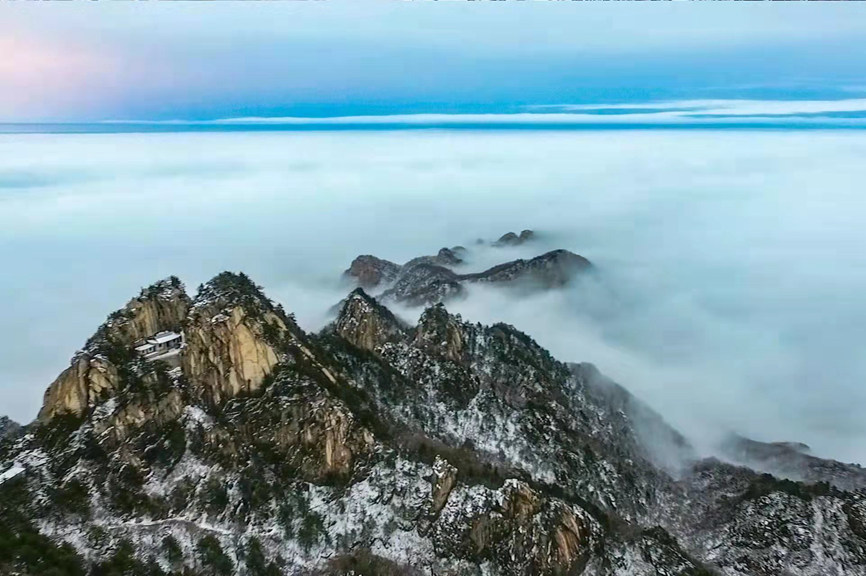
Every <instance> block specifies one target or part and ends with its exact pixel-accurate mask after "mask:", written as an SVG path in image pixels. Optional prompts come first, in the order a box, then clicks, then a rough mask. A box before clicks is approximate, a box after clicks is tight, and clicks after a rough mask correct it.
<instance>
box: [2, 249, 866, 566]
mask: <svg viewBox="0 0 866 576" xmlns="http://www.w3.org/2000/svg"><path fill="white" fill-rule="evenodd" d="M446 257H449V256H446ZM449 258H450V257H449ZM419 265H429V263H421V264H419ZM524 265H525V263H524ZM130 304H132V306H131V307H130V306H129V305H128V306H127V307H125V308H124V309H122V310H121V311H119V312H117V313H114V314H112V315H111V316H110V317H109V320H108V321H107V322H106V323H105V324H104V325H103V326H102V327H100V328H99V330H98V331H97V333H96V334H95V335H94V337H93V338H91V340H90V341H89V342H88V344H87V345H86V346H85V348H84V349H83V350H82V351H80V352H79V353H78V354H76V356H75V357H74V358H73V364H72V366H71V367H70V369H68V370H67V371H65V372H64V373H63V374H62V375H61V377H59V378H58V380H57V381H55V382H54V383H53V384H51V386H50V387H49V391H48V392H47V393H46V396H45V405H44V406H43V408H42V410H41V411H40V415H39V418H38V419H37V420H36V421H35V422H34V423H32V424H30V425H28V426H25V427H24V428H23V429H22V430H21V432H20V433H19V434H17V435H13V436H7V437H5V438H2V439H0V479H2V482H0V572H2V573H4V574H6V573H8V574H19V575H24V574H27V575H31V574H34V575H35V574H48V573H51V574H81V575H83V574H94V575H96V574H99V575H103V574H148V575H156V574H187V575H189V574H202V575H203V574H226V575H228V574H241V575H247V574H249V575H277V574H302V573H303V574H455V575H456V574H478V575H481V574H502V575H518V574H520V575H523V574H587V575H589V574H592V575H596V574H598V575H623V576H624V575H642V574H646V575H650V574H653V575H655V574H667V575H673V574H680V575H702V574H725V575H732V576H733V575H745V574H755V575H778V576H782V575H785V576H788V575H792V574H796V575H816V576H817V575H819V574H821V575H823V574H832V573H837V574H866V528H864V527H866V493H864V489H863V488H864V486H863V484H862V483H861V482H860V480H859V476H858V475H857V474H856V473H855V472H854V471H853V468H852V467H849V466H848V465H844V464H840V463H833V462H831V461H826V460H821V459H819V458H815V457H814V456H806V455H803V454H802V453H801V452H800V451H799V450H798V449H797V448H794V447H790V446H781V447H779V446H776V447H774V448H770V449H769V450H770V451H771V452H772V453H773V454H775V455H776V456H774V457H778V454H777V452H781V453H782V454H783V456H782V457H783V458H791V454H790V453H789V451H793V452H794V453H795V454H799V455H800V456H804V457H808V458H810V459H814V462H813V461H812V460H809V461H808V462H809V466H811V468H810V469H811V470H814V472H813V476H812V477H810V478H807V479H805V480H806V481H797V480H790V479H782V478H779V477H776V476H772V475H770V474H767V473H763V472H759V471H755V470H752V469H750V468H747V467H745V466H741V465H735V464H730V463H725V462H721V461H718V460H713V459H709V460H707V459H703V460H702V459H699V458H698V457H697V456H696V454H695V452H694V450H693V449H692V448H691V446H690V445H689V443H688V441H687V440H686V439H685V438H684V437H682V436H681V435H680V434H679V433H677V431H676V430H674V429H673V428H671V427H670V426H669V425H668V424H667V423H665V421H664V420H663V419H662V418H661V416H659V415H658V414H656V413H655V412H654V411H652V409H651V408H649V407H648V406H646V405H645V404H643V403H642V402H641V401H640V400H638V399H637V398H635V397H634V396H632V395H631V394H630V393H629V392H628V391H627V390H626V389H625V388H623V387H621V386H619V385H618V384H616V383H614V382H612V381H610V380H609V379H607V378H605V377H604V376H603V375H602V374H601V373H599V371H598V370H597V369H595V367H593V366H592V365H591V364H587V363H580V364H569V363H563V362H560V361H558V360H556V359H555V358H553V357H552V356H551V355H550V354H549V353H548V352H547V351H546V350H544V349H543V348H542V347H540V346H539V345H538V344H537V343H535V342H534V341H533V340H532V338H530V337H529V336H527V335H526V334H523V333H521V332H520V331H519V330H517V329H515V328H514V327H512V326H509V325H505V324H496V325H492V326H483V325H480V324H474V323H470V322H466V321H465V320H463V319H462V318H461V317H460V316H457V315H453V314H451V313H449V312H448V310H447V309H446V308H445V306H444V305H443V304H442V303H436V304H434V305H432V306H429V307H428V308H427V309H426V310H425V311H424V312H423V314H421V317H420V319H419V320H418V322H417V323H416V324H415V325H408V324H406V323H405V322H403V321H402V320H400V319H399V318H398V317H397V316H395V315H394V314H393V313H392V312H391V311H390V310H389V309H388V308H387V307H386V306H385V305H383V304H382V303H381V302H380V301H379V300H378V299H377V298H374V297H373V296H371V295H370V294H368V293H367V292H366V291H365V290H364V289H362V288H358V289H355V290H353V291H352V292H351V293H350V294H349V295H348V296H347V297H346V299H344V300H343V301H342V302H341V303H340V305H339V306H338V309H337V312H336V318H335V319H334V321H333V322H332V323H331V324H330V325H329V326H327V327H326V328H325V329H323V330H322V331H321V332H319V333H318V334H308V333H305V332H304V331H303V330H301V328H300V327H298V325H297V324H296V322H295V321H294V319H293V317H292V316H291V314H288V313H286V312H285V311H284V310H283V309H282V307H281V306H279V305H278V304H276V303H274V302H272V301H271V300H269V299H268V298H267V297H266V296H265V295H264V294H263V292H262V291H261V289H260V288H259V287H258V286H256V285H255V283H253V282H252V281H251V280H250V279H249V278H247V277H246V276H244V275H242V274H230V273H224V274H220V275H219V276H217V277H216V278H214V279H213V280H212V281H210V282H208V283H206V284H205V285H203V286H201V287H199V289H198V293H197V294H196V296H195V297H194V298H189V297H188V296H186V294H185V291H184V289H183V286H182V285H181V284H180V282H179V281H177V280H176V279H169V280H167V281H162V282H159V283H157V284H155V285H154V286H152V287H150V288H148V289H145V290H144V291H142V294H141V295H140V296H139V297H138V298H136V299H134V300H133V301H131V303H130ZM181 312H182V314H181ZM164 329H173V330H180V331H182V332H183V333H184V334H185V337H186V342H187V346H186V348H184V349H183V350H182V351H181V353H180V362H179V364H178V367H175V368H173V367H171V366H168V365H166V364H164V363H163V362H160V361H155V362H146V361H144V360H143V359H141V358H138V357H136V356H135V355H134V353H132V352H130V350H131V348H130V346H131V345H132V343H133V342H134V340H135V339H137V338H138V337H141V336H142V335H144V336H147V335H148V334H146V331H150V330H152V331H154V332H157V331H160V330H164ZM83 359H86V364H82V363H81V362H82V360H83ZM94 365H95V366H94ZM79 366H83V367H84V368H86V369H85V370H84V372H83V375H82V373H81V369H80V368H79ZM73 369H74V370H73ZM91 372H93V373H91ZM67 373H70V374H72V375H74V377H73V376H72V375H70V374H67ZM816 463H817V464H816ZM819 464H820V465H819ZM821 470H824V471H825V473H822V472H821ZM827 471H829V472H827ZM842 471H844V472H845V474H842ZM840 474H841V476H840ZM842 477H843V478H844V479H845V480H846V483H842V482H832V481H831V480H833V479H834V478H842ZM33 550H38V552H37V553H36V554H35V555H34V553H33Z"/></svg>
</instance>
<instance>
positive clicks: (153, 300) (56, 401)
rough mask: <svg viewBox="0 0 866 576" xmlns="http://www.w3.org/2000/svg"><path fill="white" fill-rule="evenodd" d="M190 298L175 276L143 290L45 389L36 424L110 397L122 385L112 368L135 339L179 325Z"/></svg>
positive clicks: (83, 410)
mask: <svg viewBox="0 0 866 576" xmlns="http://www.w3.org/2000/svg"><path fill="white" fill-rule="evenodd" d="M189 307H190V299H189V297H188V296H187V295H186V292H185V291H184V287H183V284H182V283H181V282H180V280H178V279H177V278H176V277H171V278H169V279H166V280H162V281H160V282H157V283H155V284H153V285H152V286H149V287H148V288H145V289H144V290H142V291H141V294H139V296H138V297H136V298H133V299H132V300H130V301H129V303H127V305H126V306H125V307H124V308H122V309H120V310H118V311H116V312H114V313H113V314H111V315H110V316H109V317H108V320H106V321H105V323H104V324H103V325H102V326H100V327H99V329H98V330H97V331H96V334H94V335H93V336H92V337H91V338H90V340H88V342H87V344H86V346H85V348H84V349H83V350H81V351H79V353H78V354H76V355H75V357H74V358H73V359H72V362H71V366H70V367H69V368H67V369H66V370H64V371H63V372H62V373H61V374H60V376H58V377H57V379H56V380H55V381H54V382H53V383H52V384H51V386H49V387H48V390H46V392H45V397H44V400H43V403H42V410H40V412H39V416H38V419H39V421H40V422H47V421H48V420H50V419H51V418H53V417H54V416H56V415H58V414H70V415H73V416H76V417H78V416H82V415H84V414H85V413H86V412H87V411H88V410H90V409H91V408H93V406H95V405H96V404H97V403H98V402H99V401H100V400H104V399H106V398H108V397H109V396H111V395H113V394H115V393H116V392H117V391H118V390H119V389H120V388H121V387H122V386H123V384H124V383H123V381H122V378H121V377H120V374H119V372H118V367H117V365H118V364H120V363H124V362H127V361H129V360H131V358H130V355H131V354H132V352H131V347H132V345H133V344H134V343H135V341H136V340H139V339H141V338H144V337H147V336H151V335H153V334H155V333H156V332H160V331H162V330H177V329H179V328H180V327H181V325H182V324H183V321H184V319H185V318H186V314H187V311H188V310H189Z"/></svg>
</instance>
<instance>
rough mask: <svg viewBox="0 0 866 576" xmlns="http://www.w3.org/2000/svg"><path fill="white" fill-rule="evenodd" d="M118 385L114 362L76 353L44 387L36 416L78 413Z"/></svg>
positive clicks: (94, 403) (45, 418) (45, 416)
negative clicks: (68, 365) (70, 362)
mask: <svg viewBox="0 0 866 576" xmlns="http://www.w3.org/2000/svg"><path fill="white" fill-rule="evenodd" d="M119 387H120V378H119V376H118V373H117V368H116V367H115V366H114V364H112V363H111V362H109V361H108V360H106V359H105V358H102V357H98V356H94V357H91V356H90V355H89V354H83V355H80V356H78V357H76V358H74V359H73V361H72V366H70V367H69V368H67V369H66V370H64V371H63V372H62V373H61V374H60V376H58V377H57V379H56V380H55V381H54V382H52V383H51V386H49V387H48V390H46V391H45V396H44V398H43V400H42V410H40V411H39V416H38V419H39V421H40V422H47V421H48V420H51V419H52V418H53V417H54V416H57V415H58V414H71V415H73V416H82V415H83V414H84V413H85V412H87V411H88V410H89V409H91V408H92V407H93V406H95V405H96V404H97V402H99V401H100V400H104V399H106V398H108V397H109V396H111V395H112V394H113V393H114V392H116V391H117V389H118V388H119Z"/></svg>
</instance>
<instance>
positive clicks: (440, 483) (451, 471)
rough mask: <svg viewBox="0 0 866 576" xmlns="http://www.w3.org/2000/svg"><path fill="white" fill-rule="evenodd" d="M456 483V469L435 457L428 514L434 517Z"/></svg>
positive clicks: (440, 458)
mask: <svg viewBox="0 0 866 576" xmlns="http://www.w3.org/2000/svg"><path fill="white" fill-rule="evenodd" d="M456 483H457V468H455V467H454V466H452V465H451V464H449V463H448V461H447V460H445V459H444V458H442V457H440V456H437V457H436V461H435V462H433V478H432V481H431V483H430V488H431V494H430V499H431V502H430V514H431V515H432V516H436V515H437V514H439V512H441V511H442V508H444V507H445V504H446V503H447V502H448V496H449V495H450V494H451V490H453V489H454V485H455V484H456Z"/></svg>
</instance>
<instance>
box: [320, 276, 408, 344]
mask: <svg viewBox="0 0 866 576" xmlns="http://www.w3.org/2000/svg"><path fill="white" fill-rule="evenodd" d="M334 327H335V329H336V331H337V333H338V334H339V335H340V336H342V337H343V338H345V339H346V340H347V341H349V342H351V343H352V344H354V345H355V346H357V347H358V348H363V349H364V350H369V351H371V352H372V351H375V350H376V348H377V347H378V346H381V345H383V344H385V342H387V341H388V340H390V339H392V338H393V337H394V336H395V335H396V334H399V333H401V332H402V331H403V330H405V327H404V326H403V323H402V322H401V321H400V320H398V319H397V317H395V316H394V315H393V314H392V313H391V311H390V310H388V309H387V308H385V307H384V306H382V305H380V304H379V303H378V302H376V301H375V300H374V299H373V298H371V297H370V296H369V295H367V293H366V292H364V290H363V289H361V288H357V289H355V290H353V291H352V293H351V294H349V296H348V297H347V298H346V299H345V300H344V301H343V302H342V304H341V307H340V312H339V314H338V316H337V320H336V321H335V323H334Z"/></svg>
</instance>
